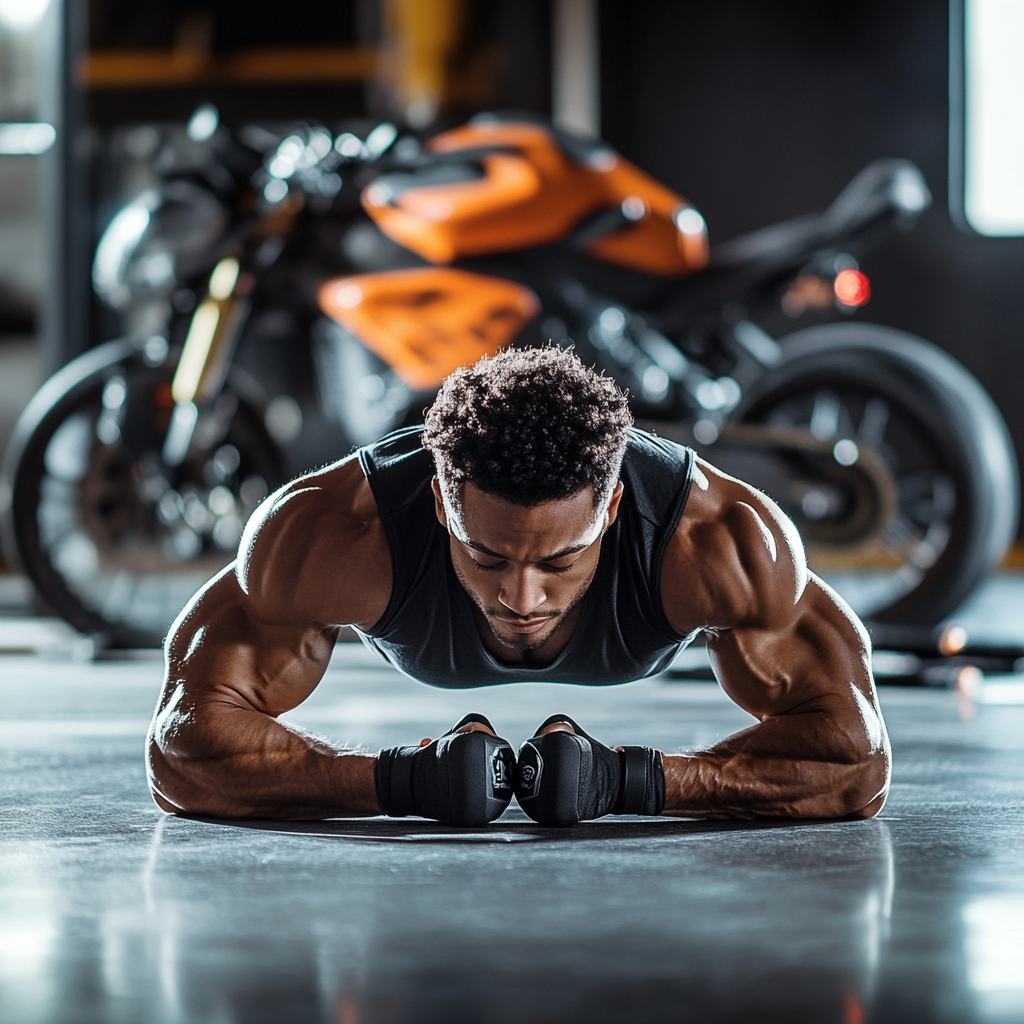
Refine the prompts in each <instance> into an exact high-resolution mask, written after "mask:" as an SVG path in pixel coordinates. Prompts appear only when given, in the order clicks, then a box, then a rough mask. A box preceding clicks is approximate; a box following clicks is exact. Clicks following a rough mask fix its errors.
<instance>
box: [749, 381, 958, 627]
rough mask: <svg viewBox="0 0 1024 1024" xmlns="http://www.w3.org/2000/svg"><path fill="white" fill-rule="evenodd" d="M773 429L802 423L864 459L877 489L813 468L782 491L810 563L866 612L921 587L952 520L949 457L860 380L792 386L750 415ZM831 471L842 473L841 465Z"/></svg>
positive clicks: (910, 417)
mask: <svg viewBox="0 0 1024 1024" xmlns="http://www.w3.org/2000/svg"><path fill="white" fill-rule="evenodd" d="M746 419H747V420H748V421H751V420H753V421H755V422H757V423H759V424H762V425H764V426H765V427H768V428H770V429H774V430H778V431H780V432H789V431H794V432H795V431H800V432H805V433H806V435H807V436H808V438H809V439H813V440H814V441H817V442H819V443H821V445H822V447H823V448H824V449H826V450H827V449H828V448H829V447H831V448H832V450H833V452H835V453H837V454H835V455H834V456H833V457H834V458H836V459H837V460H842V461H846V460H848V459H849V460H853V459H856V460H857V461H859V462H861V463H870V464H871V465H872V468H873V470H874V472H873V473H872V477H873V483H874V485H875V487H876V489H877V491H880V492H882V497H881V498H876V499H875V506H874V507H873V508H871V509H869V510H868V511H867V512H866V513H865V512H864V511H863V510H862V506H863V505H864V504H866V503H867V499H866V498H863V497H860V496H858V495H856V494H851V493H850V490H851V489H850V488H849V487H844V486H843V485H842V483H839V484H838V485H837V484H836V483H835V482H833V481H830V480H829V479H828V478H827V477H824V476H822V475H818V476H817V479H818V480H820V484H821V485H820V486H814V480H815V477H814V476H811V478H810V486H808V487H807V488H806V490H804V492H803V493H802V494H792V495H787V496H784V497H783V498H782V499H781V500H780V504H782V505H783V508H784V510H785V511H786V512H787V514H789V515H790V516H791V518H792V519H793V520H794V522H795V523H796V525H797V527H798V529H799V530H800V533H801V536H802V537H803V538H804V542H805V545H806V549H807V559H808V565H809V566H810V568H811V569H812V570H813V571H814V572H816V573H817V574H818V575H820V576H821V577H822V578H823V579H825V580H826V582H828V583H830V584H831V585H832V586H834V587H835V588H836V590H838V591H839V593H840V594H842V595H843V597H844V598H846V600H847V601H849V603H850V604H851V606H852V607H853V608H854V610H855V611H856V612H857V613H858V614H860V615H862V616H871V615H873V614H875V613H876V612H879V611H880V610H882V609H884V608H887V607H890V606H891V605H893V604H895V603H896V602H898V601H900V600H902V599H903V598H905V597H906V596H907V595H908V594H910V593H911V592H912V591H913V590H915V589H916V588H917V587H919V586H920V585H921V583H922V581H923V580H924V578H925V575H926V574H927V571H928V570H929V569H930V568H931V567H932V566H933V565H935V563H936V562H937V561H938V560H939V559H940V558H941V557H942V555H943V553H944V552H945V550H946V548H947V546H948V544H949V542H950V539H951V537H952V535H953V530H954V527H955V516H956V510H957V487H956V483H955V481H954V478H953V476H952V475H951V474H950V472H949V468H948V464H947V460H946V458H945V456H944V454H943V452H942V451H941V450H939V449H938V448H937V447H936V446H935V444H934V443H933V441H932V439H931V438H930V437H929V434H928V431H927V430H926V429H925V428H924V426H923V425H922V423H921V422H920V420H919V418H918V417H917V416H916V414H915V413H914V412H912V411H911V410H909V409H908V408H907V407H906V406H905V405H904V404H903V403H901V402H899V401H898V400H897V399H895V398H894V397H893V396H891V395H880V394H878V393H877V391H876V390H874V389H869V388H867V387H864V386H857V385H849V386H839V387H837V386H828V385H818V386H814V385H807V384H805V385H796V386H794V387H793V388H791V389H789V390H788V391H784V392H783V393H781V394H777V395H775V396H772V398H771V399H770V400H769V401H765V402H762V403H761V404H759V405H758V406H756V407H755V408H754V409H752V410H751V412H750V413H749V414H748V415H747V417H746ZM834 478H835V479H838V480H840V481H841V479H842V476H841V473H835V474H834Z"/></svg>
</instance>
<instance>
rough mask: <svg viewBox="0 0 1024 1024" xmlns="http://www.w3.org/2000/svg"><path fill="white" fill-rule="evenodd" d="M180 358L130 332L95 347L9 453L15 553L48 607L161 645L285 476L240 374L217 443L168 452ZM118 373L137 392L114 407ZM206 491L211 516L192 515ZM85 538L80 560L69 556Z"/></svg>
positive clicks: (111, 640) (66, 371)
mask: <svg viewBox="0 0 1024 1024" xmlns="http://www.w3.org/2000/svg"><path fill="white" fill-rule="evenodd" d="M174 365H175V359H174V358H173V357H172V358H171V359H169V360H167V361H166V362H164V363H163V364H161V365H158V366H151V365H149V364H148V363H147V362H146V361H145V360H144V359H143V358H142V356H141V355H140V353H139V352H138V350H137V349H136V347H135V346H133V345H132V344H130V343H128V342H126V341H112V342H108V343H107V344H105V345H101V346H99V347H97V348H95V349H92V350H90V351H89V352H86V353H84V354H83V355H81V356H79V357H78V358H77V359H75V360H73V361H72V362H71V363H69V364H68V365H67V366H65V367H63V369H61V370H60V371H58V372H57V373H56V374H55V375H54V376H53V377H51V378H50V379H49V380H48V381H47V382H46V383H45V384H44V385H43V387H42V388H41V389H40V390H39V392H37V394H36V395H35V397H34V398H33V399H32V400H31V401H30V402H29V404H28V407H27V408H26V409H25V411H24V412H23V413H22V415H21V418H20V419H19V420H18V423H17V425H16V427H15V431H14V434H13V436H12V438H11V442H10V444H9V445H8V448H7V451H6V453H5V456H4V462H3V468H2V473H0V494H2V495H4V496H6V498H7V500H6V501H5V502H4V503H3V504H4V506H5V507H4V508H3V510H2V512H3V514H2V517H0V529H2V539H3V545H4V553H5V556H6V558H7V559H8V560H9V561H10V562H12V563H13V564H16V565H18V566H19V567H20V568H21V569H22V571H23V572H24V573H25V574H26V575H27V576H28V578H29V579H30V581H31V582H32V584H33V586H34V587H35V589H36V592H37V594H38V596H39V598H40V599H41V602H42V604H43V605H44V607H46V608H48V609H49V610H52V612H53V613H55V614H56V615H58V616H60V617H61V618H63V619H64V620H65V621H67V622H68V623H70V624H71V625H72V626H74V627H75V628H76V629H77V630H79V631H80V632H82V633H86V634H91V635H93V636H94V637H96V638H97V640H98V642H99V643H100V644H101V645H104V646H111V647H156V646H159V645H160V643H161V641H162V638H163V636H164V635H165V633H166V631H167V628H168V626H170V624H171V622H172V621H173V620H174V618H175V616H176V615H177V612H178V611H180V609H181V607H182V606H183V605H184V603H185V602H186V601H187V600H188V598H189V597H190V596H191V593H190V591H191V592H194V591H195V590H196V589H198V587H199V586H201V585H202V583H203V582H205V580H207V579H209V578H210V577H211V576H212V575H213V574H214V573H215V572H217V571H219V569H221V568H222V567H223V566H224V565H226V564H228V563H229V562H230V561H231V560H232V559H233V558H234V556H235V550H236V548H237V537H235V539H234V544H233V545H232V543H231V541H232V537H233V536H234V535H235V534H237V533H240V530H241V525H240V524H244V521H245V518H247V516H248V514H249V513H250V512H251V511H252V508H254V507H255V504H256V503H257V502H258V500H259V496H260V494H261V492H262V494H266V493H269V492H270V491H273V490H274V489H276V488H277V487H279V486H280V485H281V483H282V482H283V480H284V473H283V469H282V460H281V456H280V453H279V451H278V449H277V446H276V445H275V443H274V442H273V441H272V440H271V438H270V436H269V435H268V433H267V431H266V429H265V427H264V425H263V419H262V416H261V414H260V408H259V403H258V401H257V400H256V397H255V396H253V395H251V394H245V393H244V392H245V388H244V387H239V386H237V385H238V382H237V381H236V382H235V386H234V387H233V386H232V383H231V381H230V380H229V385H228V388H227V389H226V391H225V395H224V397H223V398H222V400H221V403H222V404H221V405H220V407H219V409H220V411H219V412H218V413H217V414H216V415H217V416H219V417H220V418H219V420H216V422H214V425H213V427H212V428H211V432H210V433H209V436H210V438H211V439H212V440H211V441H210V442H209V445H208V446H207V450H206V451H202V450H201V448H200V449H197V453H195V454H193V455H190V457H189V458H188V459H186V462H185V463H184V464H183V465H182V466H181V467H176V468H175V469H169V468H168V467H165V466H163V465H162V463H160V461H159V455H158V453H159V451H160V445H161V443H162V442H161V438H162V436H163V435H164V433H165V431H166V422H165V421H166V420H169V416H170V408H169V402H168V401H165V400H162V401H158V398H159V397H160V396H168V397H169V394H170V391H169V383H170V379H171V376H172V375H173V372H174ZM111 381H121V382H123V384H124V392H125V395H126V397H125V399H124V401H123V403H122V406H119V407H118V410H117V413H116V416H115V415H114V414H112V413H111V412H110V410H109V409H108V408H107V406H105V405H104V400H105V398H108V397H109V392H107V391H106V390H105V389H106V388H107V387H108V384H110V382H111ZM154 396H156V397H154ZM109 404H110V403H109V400H108V405H109ZM104 416H106V417H107V420H108V422H107V423H106V424H101V420H102V419H103V417H104ZM112 417H113V418H112ZM117 417H120V419H119V420H118V419H117ZM161 417H163V419H161ZM208 422H210V421H208ZM112 424H113V426H112ZM62 428H63V430H62ZM58 431H62V433H61V434H60V435H59V436H58ZM105 431H106V433H107V434H109V435H110V436H108V437H106V439H105V440H102V439H101V437H100V436H98V435H104V432H105ZM111 431H112V433H111ZM218 431H220V433H218ZM55 437H56V438H58V440H57V441H55ZM62 444H63V445H64V446H65V448H67V446H68V444H71V447H72V448H74V447H75V446H76V445H77V446H78V447H77V448H75V454H74V457H75V458H77V459H78V462H77V463H75V464H74V466H73V467H72V469H71V470H68V471H66V472H63V475H62V471H61V470H60V467H59V465H58V466H57V468H56V469H55V468H54V463H55V462H57V463H59V462H60V458H63V457H64V456H62V455H61V452H62V450H63V449H62V448H61V445H62ZM218 459H219V460H220V461H217V460H218ZM48 460H49V462H48ZM154 467H155V468H154ZM232 467H233V468H232ZM76 476H77V478H76ZM204 488H205V490H204ZM214 491H217V492H218V493H217V494H216V498H217V501H216V502H215V501H214V500H213V495H214ZM165 495H166V496H167V498H165V497H164V496H165ZM229 498H230V501H229ZM197 501H198V502H200V503H202V502H204V501H205V502H206V506H207V507H206V510H205V512H204V513H203V515H204V516H206V521H205V522H206V525H205V526H204V525H203V524H202V523H200V524H198V525H196V523H197V520H196V515H192V516H191V518H189V517H188V515H187V513H188V512H189V509H190V508H191V509H192V511H193V512H196V510H198V509H199V506H198V505H197V504H196V502H197ZM232 502H233V503H234V504H232ZM190 503H191V504H190ZM165 506H166V508H165ZM214 506H216V507H217V508H219V509H220V510H221V512H220V513H219V514H218V513H215V512H214V511H212V509H213V508H214ZM175 514H176V515H177V516H178V521H175V520H174V518H173V516H174V515H175ZM62 531H63V532H62ZM187 531H191V533H192V538H191V539H189V540H188V543H187V544H182V543H181V540H182V538H183V537H185V535H186V533H187ZM69 538H70V540H69ZM186 539H187V538H186ZM75 544H77V545H78V551H79V555H80V556H82V557H79V564H78V565H77V567H76V566H75V563H73V560H72V558H71V556H70V555H69V554H68V552H69V551H71V549H72V548H73V547H74V545H75ZM90 546H91V547H90ZM82 552H84V556H83V555H82ZM72 554H73V552H72ZM83 559H84V560H83ZM91 563H95V568H94V570H93V571H92V572H91V573H90V572H88V571H87V570H89V568H90V565H91ZM69 566H71V567H72V568H74V571H71V569H69ZM161 587H162V588H163V589H162V590H161V589H160V588H161ZM112 595H114V596H116V595H120V596H119V597H118V598H117V600H115V599H114V596H112Z"/></svg>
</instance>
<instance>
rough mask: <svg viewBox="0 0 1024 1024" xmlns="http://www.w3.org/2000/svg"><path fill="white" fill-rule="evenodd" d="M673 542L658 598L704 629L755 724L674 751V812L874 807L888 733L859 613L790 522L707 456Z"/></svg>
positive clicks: (821, 811)
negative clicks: (696, 749) (817, 569)
mask: <svg viewBox="0 0 1024 1024" xmlns="http://www.w3.org/2000/svg"><path fill="white" fill-rule="evenodd" d="M700 469H701V470H702V472H701V473H700V474H698V475H697V476H696V478H695V483H694V487H693V491H692V494H691V498H690V501H689V504H688V506H687V512H686V517H685V518H684V521H683V524H682V525H681V526H680V529H679V531H678V532H677V534H676V537H675V538H674V539H673V541H672V543H671V544H670V546H669V551H668V552H667V553H666V560H665V565H664V571H663V583H662V598H663V602H664V606H665V610H666V614H667V615H668V618H669V621H670V622H671V623H672V625H673V627H674V628H676V629H677V630H678V631H679V632H680V633H689V632H691V631H692V630H693V629H695V628H699V627H703V628H705V631H706V635H707V644H708V652H709V654H710V657H711V663H712V665H713V667H714V669H715V674H716V675H717V677H718V679H719V681H720V683H721V685H722V687H723V689H724V690H725V691H726V693H728V694H729V696H730V697H731V698H732V699H733V700H734V701H735V702H736V703H737V704H738V705H739V706H740V707H742V708H743V709H744V710H746V711H748V712H750V714H752V715H753V716H754V717H755V718H757V719H758V723H757V724H756V725H753V726H751V727H750V728H749V729H745V730H743V731H742V732H739V733H737V734H736V735H734V736H730V737H729V738H728V739H726V740H724V741H723V742H721V743H719V744H717V745H716V746H714V747H712V748H711V749H710V750H707V751H703V752H701V753H697V754H693V755H668V756H666V757H665V783H666V804H665V806H666V810H665V813H666V814H678V815H684V816H694V817H720V818H836V817H871V816H872V815H874V814H877V813H878V811H879V810H880V809H881V807H882V805H883V803H884V802H885V797H886V793H887V792H888V786H889V772H890V754H889V742H888V737H887V736H886V732H885V725H884V723H883V721H882V715H881V711H880V710H879V707H878V699H877V695H876V693H875V688H874V683H873V680H872V678H871V669H870V644H869V641H868V637H867V634H866V632H865V630H864V627H863V626H862V625H861V624H860V622H859V620H858V619H857V618H856V616H855V615H854V614H853V612H852V611H851V610H850V609H849V607H848V606H847V605H846V604H845V602H843V600H842V599H841V598H840V597H839V596H838V595H836V594H835V593H834V592H833V591H832V590H831V589H830V588H829V587H828V586H827V585H826V584H825V583H823V582H822V581H821V580H819V579H818V578H817V577H815V576H814V575H813V574H810V573H808V572H807V569H806V564H805V562H804V555H803V549H802V546H801V544H800V539H799V537H798V536H797V535H796V532H795V529H794V527H793V525H792V524H791V523H790V522H789V520H787V519H786V517H785V516H784V515H783V514H782V513H781V511H779V509H778V508H777V507H776V506H775V505H774V504H773V503H772V502H771V501H770V500H768V499H767V498H765V497H764V496H763V495H761V494H759V493H758V492H756V491H754V490H753V489H751V488H748V487H747V486H746V485H745V484H741V483H739V482H738V481H735V480H732V479H731V478H729V477H726V476H724V475H723V474H720V473H718V472H717V471H715V470H714V469H712V468H711V467H710V466H708V465H707V464H706V463H700Z"/></svg>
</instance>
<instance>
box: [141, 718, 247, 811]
mask: <svg viewBox="0 0 1024 1024" xmlns="http://www.w3.org/2000/svg"><path fill="white" fill-rule="evenodd" d="M206 775H207V772H206V758H203V757H199V756H197V755H196V753H195V752H193V751H192V750H190V745H189V743H188V742H187V740H186V739H185V738H184V737H182V736H180V735H179V736H178V737H176V739H175V742H174V743H173V744H167V743H163V742H161V741H160V740H159V739H157V738H156V737H154V736H152V735H151V736H150V739H149V745H148V751H147V757H146V777H147V781H148V783H149V792H150V796H152V798H153V802H154V803H155V804H156V805H157V807H159V808H160V810H162V811H166V812H167V813H168V814H197V815H209V816H211V817H228V816H231V815H230V808H228V807H227V806H226V805H225V801H224V799H223V797H222V796H221V794H219V793H218V792H217V791H216V789H215V788H212V787H211V786H210V785H209V781H210V780H209V779H208V778H206V777H205V776H206Z"/></svg>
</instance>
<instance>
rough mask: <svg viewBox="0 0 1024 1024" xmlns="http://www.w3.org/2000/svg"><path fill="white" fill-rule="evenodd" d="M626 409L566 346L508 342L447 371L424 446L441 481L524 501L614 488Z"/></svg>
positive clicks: (610, 385) (599, 496) (614, 390)
mask: <svg viewBox="0 0 1024 1024" xmlns="http://www.w3.org/2000/svg"><path fill="white" fill-rule="evenodd" d="M632 422H633V418H632V416H631V415H630V413H629V408H628V407H627V405H626V396H625V394H624V393H623V392H622V390H621V389H620V388H619V387H618V385H617V384H616V383H615V381H613V380H612V379H611V378H610V377H604V376H602V375H601V374H598V373H595V372H594V371H593V370H591V369H588V368H587V367H586V366H584V365H583V363H582V362H581V361H580V359H579V357H578V356H577V355H576V354H575V353H574V352H572V351H571V350H570V349H561V348H555V347H551V348H536V349H506V350H505V351H503V352H499V353H498V354H497V355H496V356H493V357H487V356H485V357H484V358H483V359H481V360H480V361H479V362H478V363H476V364H475V365H473V366H464V367H461V368H460V369H458V370H456V371H455V372H454V373H452V374H450V375H449V376H448V377H447V378H445V381H444V383H443V384H442V385H441V390H440V392H438V395H437V398H436V399H435V400H434V404H433V405H432V406H431V407H430V408H429V409H428V410H427V414H426V429H425V430H424V432H423V447H424V448H427V449H428V450H429V451H431V452H432V453H433V455H434V461H435V463H436V465H437V470H438V477H439V478H440V480H441V482H442V484H443V485H444V486H446V487H453V486H458V485H459V484H461V483H464V482H466V481H471V482H472V483H473V484H475V485H476V486H477V487H479V488H480V490H482V491H485V492H486V493H488V494H492V495H494V496H496V497H499V498H503V499H504V500H505V501H509V502H512V503H513V504H515V505H521V506H525V507H527V508H529V507H532V506H534V505H540V504H542V503H543V502H546V501H557V500H559V499H562V498H568V497H570V496H572V495H574V494H578V493H579V492H580V491H582V490H583V489H584V488H585V487H587V486H590V487H592V488H593V489H594V500H595V504H596V505H597V506H600V505H601V503H602V502H604V501H605V500H607V498H608V496H609V495H610V494H611V492H612V490H613V489H614V487H615V484H616V482H617V480H618V476H619V468H620V466H621V464H622V454H623V452H624V451H625V448H626V431H627V430H628V428H629V426H630V424H631V423H632Z"/></svg>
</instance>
